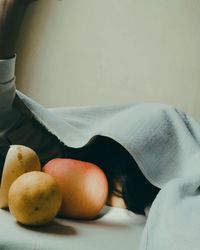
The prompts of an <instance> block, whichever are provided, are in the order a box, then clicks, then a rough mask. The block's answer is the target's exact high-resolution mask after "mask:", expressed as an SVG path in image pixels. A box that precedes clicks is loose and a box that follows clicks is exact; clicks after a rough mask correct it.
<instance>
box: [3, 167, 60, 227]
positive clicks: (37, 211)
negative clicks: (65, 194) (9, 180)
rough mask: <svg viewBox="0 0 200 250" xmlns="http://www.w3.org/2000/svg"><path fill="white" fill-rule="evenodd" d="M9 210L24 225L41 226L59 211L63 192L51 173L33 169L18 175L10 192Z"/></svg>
mask: <svg viewBox="0 0 200 250" xmlns="http://www.w3.org/2000/svg"><path fill="white" fill-rule="evenodd" d="M8 200H9V210H10V212H11V214H12V215H14V217H15V218H16V220H17V221H18V222H20V223H22V224H24V225H29V226H41V225H44V224H46V223H48V222H49V221H51V220H52V219H53V218H54V217H55V216H56V214H57V213H58V211H59V208H60V205H61V202H62V194H61V191H60V189H59V186H58V184H57V183H56V181H55V179H54V178H53V177H51V176H50V175H48V174H46V173H43V172H39V171H32V172H29V173H25V174H23V175H21V176H20V177H18V178H17V179H16V180H15V181H14V182H13V184H12V185H11V187H10V190H9V193H8Z"/></svg>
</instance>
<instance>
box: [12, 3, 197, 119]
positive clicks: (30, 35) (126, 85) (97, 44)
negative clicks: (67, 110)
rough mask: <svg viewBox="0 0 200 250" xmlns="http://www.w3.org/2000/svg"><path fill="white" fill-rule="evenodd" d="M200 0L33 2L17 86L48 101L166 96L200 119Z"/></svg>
mask: <svg viewBox="0 0 200 250" xmlns="http://www.w3.org/2000/svg"><path fill="white" fill-rule="evenodd" d="M199 24H200V1H196V0H167V1H164V0H152V1H149V0H62V1H58V0H39V1H38V2H36V3H34V4H33V5H32V7H31V8H30V9H29V11H28V12H27V15H26V17H25V21H24V24H23V27H22V30H21V35H20V39H19V43H18V49H17V51H18V62H17V86H18V88H19V89H20V90H22V91H23V92H25V93H26V94H27V95H29V96H31V97H33V98H34V99H35V100H37V101H39V102H40V103H42V104H44V105H46V106H64V105H69V106H71V105H72V106H74V105H75V106H76V105H93V104H107V103H125V102H137V101H153V102H165V103H169V104H173V105H175V106H177V107H179V108H181V109H184V110H186V111H187V112H189V113H190V114H192V115H193V116H194V117H195V118H197V119H198V120H200V29H199Z"/></svg>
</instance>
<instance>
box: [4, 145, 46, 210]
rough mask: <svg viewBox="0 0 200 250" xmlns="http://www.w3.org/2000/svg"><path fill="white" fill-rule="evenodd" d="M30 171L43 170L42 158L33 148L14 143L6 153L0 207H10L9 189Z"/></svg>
mask: <svg viewBox="0 0 200 250" xmlns="http://www.w3.org/2000/svg"><path fill="white" fill-rule="evenodd" d="M30 171H41V165H40V160H39V158H38V156H37V154H36V153H35V151H33V150H32V149H31V148H28V147H25V146H22V145H12V146H11V147H10V148H9V150H8V153H7V155H6V159H5V163H4V167H3V173H2V178H1V186H0V208H7V207H8V191H9V188H10V186H11V184H12V183H13V181H15V180H16V179H17V177H19V176H20V175H22V174H24V173H26V172H30Z"/></svg>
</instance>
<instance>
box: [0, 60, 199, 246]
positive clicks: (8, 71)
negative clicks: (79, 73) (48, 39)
mask: <svg viewBox="0 0 200 250" xmlns="http://www.w3.org/2000/svg"><path fill="white" fill-rule="evenodd" d="M14 63H15V59H10V60H6V61H0V74H2V76H1V75H0V97H1V98H0V110H1V114H0V140H1V141H3V139H5V135H6V133H8V130H12V126H14V125H15V122H16V121H17V120H19V121H20V119H21V112H22V113H23V112H26V113H28V114H29V116H30V117H34V119H36V120H37V121H38V122H39V123H40V124H42V126H43V127H44V128H45V129H46V130H48V131H49V132H50V133H51V134H53V135H54V136H56V137H57V138H58V139H59V140H60V141H61V142H62V143H64V144H65V145H67V146H69V147H72V148H80V147H84V146H85V145H86V144H87V143H88V142H89V141H90V140H91V139H92V138H93V137H94V136H96V135H103V136H108V137H110V138H112V139H114V140H115V141H117V142H118V143H120V144H121V145H122V146H123V147H124V148H125V149H126V150H127V151H128V152H129V153H130V154H131V155H132V157H133V158H134V159H135V161H136V162H137V164H138V166H139V168H140V169H141V171H142V173H143V174H144V176H145V177H146V178H147V179H148V180H149V181H150V182H151V183H152V184H154V185H155V186H157V187H159V188H161V189H162V190H161V191H160V192H159V194H158V196H157V197H156V199H155V201H154V203H153V204H152V206H151V209H150V211H149V215H148V219H147V223H146V226H145V229H144V232H143V237H142V241H141V249H142V250H143V249H145V250H147V249H148V250H157V249H158V250H160V249H162V250H165V249H166V250H167V249H170V250H172V249H174V250H179V249H181V250H189V249H192V250H196V249H199V245H200V238H199V236H198V232H199V229H200V228H199V225H200V223H199V221H198V218H199V211H200V196H199V184H200V125H199V123H198V122H197V121H195V120H194V119H193V118H191V117H190V116H189V115H187V114H185V113H184V112H183V111H181V110H179V109H177V108H175V107H173V106H170V105H166V104H159V103H133V104H124V105H109V106H92V107H89V106H88V107H63V108H52V109H47V108H45V107H43V106H42V105H40V104H38V103H37V102H35V101H34V100H32V99H31V98H29V97H27V96H26V95H24V94H22V93H21V92H19V91H16V90H15V85H14V81H15V78H14V75H13V68H14V66H13V65H14ZM2 72H3V73H2ZM16 98H17V99H18V102H19V103H20V105H19V106H18V109H16V108H14V107H13V100H14V99H16ZM5 103H6V104H5ZM20 109H21V111H20ZM19 111H20V112H19ZM13 117H14V119H13ZM11 118H12V119H11ZM9 119H10V121H9ZM6 124H7V125H6ZM5 130H7V131H5ZM29 130H30V128H26V124H25V125H24V130H23V131H22V129H21V130H20V131H21V133H23V134H26V133H27V134H28V131H29ZM33 134H34V133H33ZM30 135H31V133H30V131H29V136H30ZM16 136H23V135H22V134H21V135H20V133H16ZM32 136H33V135H32ZM30 138H31V137H29V139H30ZM35 143H37V142H35Z"/></svg>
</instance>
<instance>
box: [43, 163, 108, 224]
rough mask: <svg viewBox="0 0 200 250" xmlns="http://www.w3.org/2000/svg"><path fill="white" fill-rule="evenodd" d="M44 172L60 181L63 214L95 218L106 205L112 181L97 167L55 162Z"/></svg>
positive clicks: (60, 213) (73, 216)
mask: <svg viewBox="0 0 200 250" xmlns="http://www.w3.org/2000/svg"><path fill="white" fill-rule="evenodd" d="M43 171H44V172H45V173H48V174H50V175H51V176H53V177H54V178H55V180H56V181H57V183H58V185H59V187H60V189H61V192H62V197H63V200H62V205H61V209H60V212H59V215H61V216H65V217H70V218H77V219H93V218H95V217H96V216H97V215H98V214H99V212H100V210H101V209H102V208H103V206H104V205H105V203H106V200H107V196H108V182H107V178H106V176H105V174H104V172H103V171H102V170H101V169H100V168H99V167H98V166H96V165H95V164H92V163H89V162H83V161H78V160H73V159H61V158H57V159H53V160H51V161H49V162H48V163H47V164H46V165H45V166H44V167H43Z"/></svg>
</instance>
